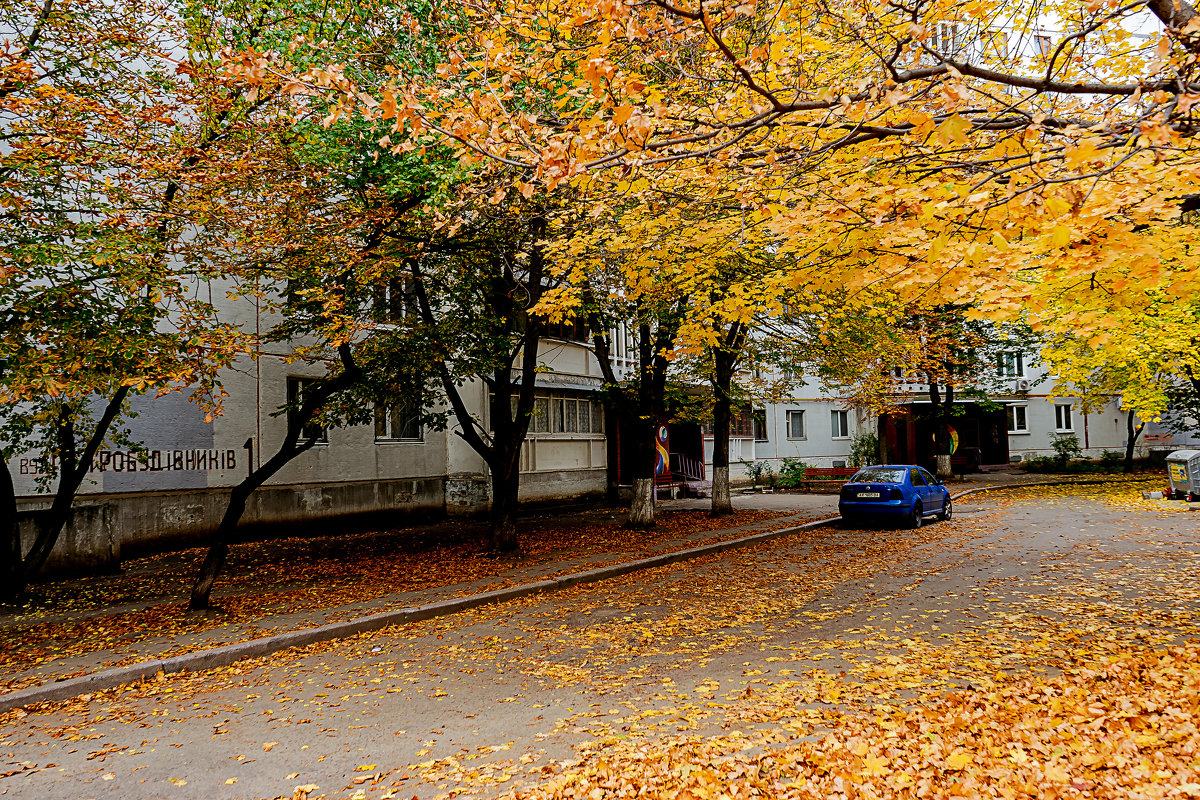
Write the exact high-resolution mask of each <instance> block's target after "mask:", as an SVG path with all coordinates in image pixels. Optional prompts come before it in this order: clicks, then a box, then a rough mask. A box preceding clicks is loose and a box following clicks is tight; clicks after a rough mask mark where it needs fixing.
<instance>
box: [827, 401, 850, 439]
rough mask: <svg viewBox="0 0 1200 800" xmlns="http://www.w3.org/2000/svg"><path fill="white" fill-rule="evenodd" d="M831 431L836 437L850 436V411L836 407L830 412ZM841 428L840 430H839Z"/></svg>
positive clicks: (846, 437)
mask: <svg viewBox="0 0 1200 800" xmlns="http://www.w3.org/2000/svg"><path fill="white" fill-rule="evenodd" d="M829 424H830V431H831V433H832V434H833V438H834V439H849V438H850V412H849V411H846V410H844V409H840V408H835V409H833V410H831V411H830V412H829ZM839 430H840V432H839Z"/></svg>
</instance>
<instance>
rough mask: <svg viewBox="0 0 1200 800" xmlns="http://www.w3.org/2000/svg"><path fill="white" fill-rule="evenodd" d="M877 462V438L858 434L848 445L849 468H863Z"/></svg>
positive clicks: (869, 434)
mask: <svg viewBox="0 0 1200 800" xmlns="http://www.w3.org/2000/svg"><path fill="white" fill-rule="evenodd" d="M878 460H879V437H878V436H876V435H875V434H873V433H860V434H858V435H857V436H855V437H854V441H853V442H851V443H850V466H852V467H865V466H868V465H870V464H874V463H875V462H876V461H878Z"/></svg>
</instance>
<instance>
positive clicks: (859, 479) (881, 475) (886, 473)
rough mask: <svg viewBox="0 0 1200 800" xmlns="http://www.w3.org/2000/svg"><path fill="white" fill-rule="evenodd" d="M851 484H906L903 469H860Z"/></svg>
mask: <svg viewBox="0 0 1200 800" xmlns="http://www.w3.org/2000/svg"><path fill="white" fill-rule="evenodd" d="M850 482H851V483H904V470H902V469H880V468H878V467H875V468H873V469H860V470H859V471H858V472H856V473H854V477H853V478H851V479H850Z"/></svg>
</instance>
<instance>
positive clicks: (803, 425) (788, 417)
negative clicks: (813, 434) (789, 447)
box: [784, 408, 808, 442]
mask: <svg viewBox="0 0 1200 800" xmlns="http://www.w3.org/2000/svg"><path fill="white" fill-rule="evenodd" d="M793 414H795V415H796V416H797V418H798V419H799V420H800V435H799V436H793V435H792V415H793ZM784 422H785V423H786V424H787V438H788V440H789V441H793V442H799V441H803V440H805V439H807V438H808V426H807V421H806V420H805V419H804V409H802V408H789V409H788V410H787V412H786V413H785V415H784Z"/></svg>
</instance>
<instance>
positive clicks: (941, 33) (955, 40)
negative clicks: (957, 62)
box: [933, 22, 967, 58]
mask: <svg viewBox="0 0 1200 800" xmlns="http://www.w3.org/2000/svg"><path fill="white" fill-rule="evenodd" d="M937 33H938V35H937V36H936V37H935V39H934V42H933V45H934V48H935V49H936V50H937V51H938V52H940V53H941V54H942V55H943V56H947V57H949V58H954V57H955V56H957V55H958V54H959V53H960V52H962V50H963V48H964V47H965V45H966V33H967V31H966V26H965V25H964V26H963V27H962V28H959V24H958V23H957V22H940V23H938V26H937Z"/></svg>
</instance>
